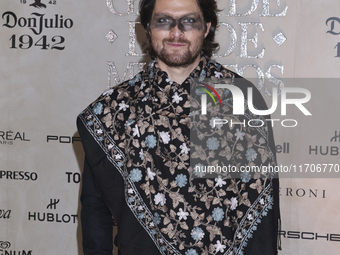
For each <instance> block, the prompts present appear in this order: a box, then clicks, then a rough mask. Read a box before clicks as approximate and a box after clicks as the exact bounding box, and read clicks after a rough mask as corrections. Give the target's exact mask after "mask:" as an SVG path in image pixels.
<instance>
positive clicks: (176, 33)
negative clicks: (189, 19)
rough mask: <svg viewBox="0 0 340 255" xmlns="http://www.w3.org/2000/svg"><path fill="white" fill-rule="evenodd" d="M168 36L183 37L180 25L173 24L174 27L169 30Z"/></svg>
mask: <svg viewBox="0 0 340 255" xmlns="http://www.w3.org/2000/svg"><path fill="white" fill-rule="evenodd" d="M170 34H171V35H172V36H174V37H181V36H183V34H184V32H183V30H182V29H181V24H180V23H178V22H176V24H174V26H173V27H172V28H171V30H170Z"/></svg>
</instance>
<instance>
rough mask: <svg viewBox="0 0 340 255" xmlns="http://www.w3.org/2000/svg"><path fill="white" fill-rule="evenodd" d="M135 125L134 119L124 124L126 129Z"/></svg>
mask: <svg viewBox="0 0 340 255" xmlns="http://www.w3.org/2000/svg"><path fill="white" fill-rule="evenodd" d="M133 123H135V121H134V120H132V119H128V120H127V121H125V124H124V127H125V129H126V128H128V127H129V126H131V125H132V124H133Z"/></svg>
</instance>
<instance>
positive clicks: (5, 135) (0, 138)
mask: <svg viewBox="0 0 340 255" xmlns="http://www.w3.org/2000/svg"><path fill="white" fill-rule="evenodd" d="M16 141H21V142H29V141H30V139H28V137H27V135H26V133H25V132H17V131H12V130H8V131H3V130H0V145H1V144H2V145H13V144H14V143H15V142H16Z"/></svg>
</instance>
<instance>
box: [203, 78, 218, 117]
mask: <svg viewBox="0 0 340 255" xmlns="http://www.w3.org/2000/svg"><path fill="white" fill-rule="evenodd" d="M199 84H202V85H204V86H205V88H203V87H199V89H201V90H203V91H204V92H206V93H207V94H208V95H209V96H210V97H211V98H212V100H213V101H214V103H215V105H217V102H216V99H215V97H214V96H213V94H212V93H211V92H210V91H209V90H208V89H210V90H211V91H212V92H214V94H215V95H216V96H217V98H218V100H219V102H220V104H221V106H222V100H221V97H220V96H219V95H218V93H217V91H216V90H215V89H214V88H213V87H212V86H210V85H208V84H206V83H203V82H200V83H199ZM203 105H206V97H204V95H202V106H203ZM202 114H206V107H202Z"/></svg>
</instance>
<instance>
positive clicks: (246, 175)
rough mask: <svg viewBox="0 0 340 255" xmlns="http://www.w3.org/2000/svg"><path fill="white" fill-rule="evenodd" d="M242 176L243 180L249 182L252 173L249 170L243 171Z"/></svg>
mask: <svg viewBox="0 0 340 255" xmlns="http://www.w3.org/2000/svg"><path fill="white" fill-rule="evenodd" d="M240 177H241V179H242V182H244V183H247V182H249V181H250V179H251V173H249V172H242V173H241V175H240Z"/></svg>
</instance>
